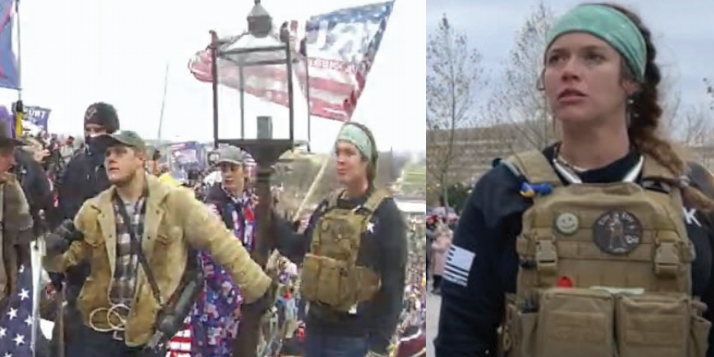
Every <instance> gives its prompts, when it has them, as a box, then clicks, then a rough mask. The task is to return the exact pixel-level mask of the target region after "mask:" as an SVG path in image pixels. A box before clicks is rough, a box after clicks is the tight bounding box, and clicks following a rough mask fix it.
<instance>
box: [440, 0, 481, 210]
mask: <svg viewBox="0 0 714 357" xmlns="http://www.w3.org/2000/svg"><path fill="white" fill-rule="evenodd" d="M481 58H482V57H481V55H480V53H479V52H478V51H477V50H476V49H472V48H470V46H469V42H468V38H467V36H466V35H465V34H464V33H462V32H460V31H457V30H456V29H454V28H453V26H452V25H451V23H450V22H449V19H448V18H447V16H446V14H444V15H443V17H442V18H441V20H440V21H439V27H438V28H437V29H436V30H435V31H434V32H433V33H431V34H429V39H428V42H427V46H426V64H427V75H426V123H427V133H426V140H427V142H426V145H427V172H428V177H429V178H431V179H432V180H433V181H436V182H438V186H439V188H440V191H441V192H442V195H443V196H444V200H445V202H447V204H448V197H447V196H448V193H447V188H448V186H449V184H450V182H449V171H450V169H451V167H452V166H453V164H454V159H455V158H456V157H457V155H458V153H457V150H455V147H454V142H455V141H456V134H457V133H456V132H457V129H458V128H464V127H468V126H470V125H473V123H474V122H475V121H474V116H473V112H472V110H473V109H474V108H473V107H474V103H475V100H476V91H477V89H478V86H481V85H483V84H484V82H483V79H484V78H483V75H484V71H483V68H482V67H481Z"/></svg>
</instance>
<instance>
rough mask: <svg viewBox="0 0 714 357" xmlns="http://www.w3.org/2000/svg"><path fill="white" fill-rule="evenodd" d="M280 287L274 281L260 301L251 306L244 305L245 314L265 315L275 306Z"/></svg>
mask: <svg viewBox="0 0 714 357" xmlns="http://www.w3.org/2000/svg"><path fill="white" fill-rule="evenodd" d="M279 287H280V285H279V284H278V283H277V282H276V281H275V280H273V282H272V283H271V284H270V287H268V290H267V291H266V292H265V294H263V296H261V297H260V298H259V299H258V300H256V301H255V302H253V303H251V304H243V306H242V310H243V311H242V312H243V314H254V315H264V314H265V313H266V312H267V311H268V310H269V309H270V308H271V307H273V306H275V303H276V302H277V300H278V288H279Z"/></svg>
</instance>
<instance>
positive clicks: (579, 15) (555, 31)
mask: <svg viewBox="0 0 714 357" xmlns="http://www.w3.org/2000/svg"><path fill="white" fill-rule="evenodd" d="M568 32H585V33H589V34H591V35H594V36H597V37H598V38H600V39H602V40H603V41H605V42H607V43H608V44H609V45H610V46H612V47H613V48H614V49H615V50H617V52H619V53H620V55H621V56H622V57H623V59H624V60H625V63H626V64H627V67H629V69H630V71H632V74H633V75H634V76H635V79H636V80H637V81H638V82H640V83H641V82H643V81H644V79H645V65H646V63H647V47H646V45H645V39H644V37H642V33H641V32H640V30H639V29H638V28H637V26H636V25H635V24H634V23H633V22H632V21H631V20H630V19H629V18H628V17H627V16H625V14H623V13H622V12H620V11H618V10H616V9H613V8H611V7H609V6H604V5H590V4H588V5H580V6H578V7H576V8H574V9H573V10H570V11H569V12H568V13H566V14H565V15H563V16H562V17H560V18H559V19H558V21H556V23H555V24H554V25H553V27H551V28H550V30H549V31H548V34H547V36H546V44H547V47H550V45H551V44H552V43H553V41H555V39H557V38H558V37H559V36H560V35H563V34H566V33H568Z"/></svg>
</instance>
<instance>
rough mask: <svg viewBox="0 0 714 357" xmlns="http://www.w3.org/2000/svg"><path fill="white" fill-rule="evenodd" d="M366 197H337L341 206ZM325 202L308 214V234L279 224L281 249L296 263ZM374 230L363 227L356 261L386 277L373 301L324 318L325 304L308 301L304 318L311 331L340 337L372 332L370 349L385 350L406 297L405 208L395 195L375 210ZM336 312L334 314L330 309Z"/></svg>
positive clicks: (359, 202) (290, 225)
mask: <svg viewBox="0 0 714 357" xmlns="http://www.w3.org/2000/svg"><path fill="white" fill-rule="evenodd" d="M364 202H365V198H364V197H363V198H359V199H354V200H339V201H338V206H339V207H344V208H348V209H351V208H355V207H357V206H359V205H361V204H364ZM326 204H327V202H326V201H324V202H322V203H321V204H320V205H318V207H317V209H316V210H315V212H314V213H313V215H312V217H310V221H309V224H308V226H307V228H306V229H305V233H304V234H299V235H298V234H296V233H294V232H293V231H292V224H291V222H287V221H283V222H282V224H280V225H278V232H277V235H278V241H279V242H278V244H279V247H278V250H279V251H280V253H281V254H282V255H284V256H286V257H287V258H289V259H290V260H292V261H293V262H295V263H297V264H300V263H301V262H302V260H303V258H304V256H305V254H306V253H307V252H308V251H309V249H310V241H311V238H312V232H313V229H314V227H315V223H316V222H317V221H318V219H319V218H320V216H321V215H322V214H323V213H324V212H323V208H324V207H325V206H326ZM371 222H372V223H374V230H373V232H365V233H364V234H363V238H362V244H361V246H360V251H359V253H358V256H357V262H358V264H361V265H365V266H368V267H372V268H374V269H375V271H376V272H377V273H378V274H379V275H380V277H381V279H382V288H381V290H380V291H379V293H378V294H377V296H376V297H375V298H374V300H373V301H372V302H369V303H365V304H360V306H358V307H357V314H356V315H347V314H343V315H338V316H337V318H336V319H325V318H324V317H323V316H325V315H326V314H324V313H323V311H319V310H320V309H322V307H317V306H310V309H309V311H308V316H307V318H306V321H305V325H306V329H307V330H308V332H307V333H316V334H331V335H338V336H368V338H369V348H370V350H371V351H374V352H377V353H385V352H386V349H387V347H388V346H389V343H390V339H391V338H392V336H393V335H394V333H395V331H396V327H397V323H398V322H399V316H400V314H401V309H402V300H403V297H404V287H405V279H406V264H407V259H408V255H407V238H406V234H407V233H406V232H407V227H406V224H405V222H404V219H403V217H402V213H401V211H399V208H397V205H396V203H395V202H394V200H393V199H392V198H387V199H385V200H384V201H382V203H381V204H380V205H379V207H377V209H376V210H375V212H374V214H373V217H372V221H371ZM328 314H329V315H330V316H333V317H334V314H332V313H328Z"/></svg>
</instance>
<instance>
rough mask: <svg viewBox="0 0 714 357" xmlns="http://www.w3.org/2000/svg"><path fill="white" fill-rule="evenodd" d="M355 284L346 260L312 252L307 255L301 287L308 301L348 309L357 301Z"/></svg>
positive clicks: (341, 309) (340, 309) (338, 308)
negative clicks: (354, 289) (342, 260)
mask: <svg viewBox="0 0 714 357" xmlns="http://www.w3.org/2000/svg"><path fill="white" fill-rule="evenodd" d="M353 285H354V283H353V282H352V281H351V279H350V276H349V272H348V269H347V267H346V266H345V264H344V262H341V261H337V260H335V259H332V258H328V257H324V256H316V255H312V254H308V255H306V256H305V261H304V263H303V275H302V283H301V287H300V289H301V294H302V296H303V297H304V298H305V299H306V300H307V301H310V302H317V303H321V304H324V305H328V306H330V307H332V308H334V309H336V310H339V311H348V310H349V309H350V308H351V307H352V306H353V305H354V304H355V302H356V299H355V296H354V293H353Z"/></svg>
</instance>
